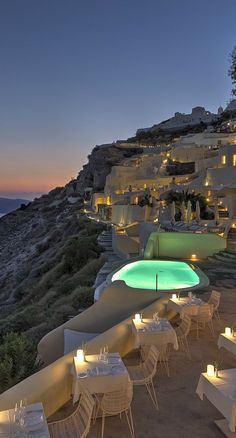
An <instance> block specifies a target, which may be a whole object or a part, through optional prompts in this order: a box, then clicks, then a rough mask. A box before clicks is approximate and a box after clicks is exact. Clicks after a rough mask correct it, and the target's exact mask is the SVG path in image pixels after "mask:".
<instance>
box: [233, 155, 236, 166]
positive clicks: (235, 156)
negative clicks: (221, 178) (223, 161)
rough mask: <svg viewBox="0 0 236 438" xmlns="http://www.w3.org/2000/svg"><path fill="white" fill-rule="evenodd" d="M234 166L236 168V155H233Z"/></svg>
mask: <svg viewBox="0 0 236 438" xmlns="http://www.w3.org/2000/svg"><path fill="white" fill-rule="evenodd" d="M233 166H236V154H234V155H233Z"/></svg>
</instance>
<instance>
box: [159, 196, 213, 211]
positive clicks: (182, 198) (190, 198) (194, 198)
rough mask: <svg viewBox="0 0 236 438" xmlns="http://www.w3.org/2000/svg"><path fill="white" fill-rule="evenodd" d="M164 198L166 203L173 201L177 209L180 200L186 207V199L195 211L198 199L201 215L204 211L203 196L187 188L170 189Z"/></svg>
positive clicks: (179, 206)
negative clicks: (179, 189)
mask: <svg viewBox="0 0 236 438" xmlns="http://www.w3.org/2000/svg"><path fill="white" fill-rule="evenodd" d="M165 200H166V203H167V204H168V205H169V204H172V202H173V201H174V202H175V205H176V208H177V209H179V210H180V209H181V205H182V202H184V203H185V206H186V207H187V204H188V201H190V202H191V205H192V210H193V211H196V203H197V201H198V202H199V205H200V210H201V213H202V215H203V214H204V213H205V210H206V205H207V204H206V199H205V197H204V196H202V195H201V194H200V193H196V194H195V193H194V192H189V191H188V190H186V191H185V190H182V191H181V192H176V191H174V190H171V191H170V192H168V194H167V195H166V196H165Z"/></svg>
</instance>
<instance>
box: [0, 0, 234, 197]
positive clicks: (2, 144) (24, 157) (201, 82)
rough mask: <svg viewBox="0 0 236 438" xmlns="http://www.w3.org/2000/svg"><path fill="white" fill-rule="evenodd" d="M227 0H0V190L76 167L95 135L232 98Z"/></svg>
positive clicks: (57, 182) (33, 188) (57, 179)
mask: <svg viewBox="0 0 236 438" xmlns="http://www.w3.org/2000/svg"><path fill="white" fill-rule="evenodd" d="M235 18H236V1H235V0H224V1H222V0H179V1H177V0H162V1H160V0H145V1H144V0H83V1H80V0H1V1H0V54H1V63H0V195H1V194H3V193H5V194H6V193H7V192H14V193H15V192H24V191H29V192H41V191H42V192H43V191H48V190H50V189H51V188H53V187H55V186H61V185H64V184H65V183H66V182H67V181H69V180H70V178H71V177H75V176H77V174H78V172H79V170H80V169H81V167H82V165H83V164H84V163H85V162H86V160H87V155H88V154H89V153H90V151H91V149H92V147H93V146H94V145H95V144H101V143H109V142H112V141H114V140H116V139H125V138H127V137H129V136H132V135H133V134H134V133H135V131H136V129H137V128H140V127H146V126H151V125H152V124H154V123H157V122H159V121H162V120H163V119H165V118H168V117H170V116H171V115H173V113H174V112H175V111H180V112H190V111H191V108H192V107H193V106H197V105H201V106H205V107H206V108H207V109H209V110H210V111H213V112H215V111H216V110H217V108H218V106H219V105H222V106H223V107H224V106H225V105H226V103H227V101H228V100H229V98H230V89H231V83H230V79H229V78H228V76H227V70H228V67H229V53H230V52H231V50H232V48H233V46H234V45H235V44H236V32H235Z"/></svg>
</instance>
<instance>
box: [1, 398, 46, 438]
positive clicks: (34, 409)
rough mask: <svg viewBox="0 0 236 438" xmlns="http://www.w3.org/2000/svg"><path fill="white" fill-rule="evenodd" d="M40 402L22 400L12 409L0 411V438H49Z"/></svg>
mask: <svg viewBox="0 0 236 438" xmlns="http://www.w3.org/2000/svg"><path fill="white" fill-rule="evenodd" d="M49 437H50V435H49V431H48V426H47V421H46V418H45V414H44V410H43V405H42V403H34V404H31V405H27V404H26V402H25V401H24V400H21V401H20V402H19V403H16V405H15V408H14V409H9V410H7V411H2V412H0V438H49Z"/></svg>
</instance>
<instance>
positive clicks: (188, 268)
mask: <svg viewBox="0 0 236 438" xmlns="http://www.w3.org/2000/svg"><path fill="white" fill-rule="evenodd" d="M199 271H200V270H199V269H195V268H194V266H192V265H190V264H188V263H186V262H179V261H172V260H137V261H135V262H130V263H128V264H126V265H124V266H122V267H121V268H120V269H118V270H117V271H116V272H114V273H113V275H112V277H111V281H112V282H113V281H116V280H123V281H125V283H126V284H127V286H129V287H132V288H136V289H150V290H166V291H168V290H173V289H186V288H187V289H189V288H192V287H196V286H198V285H199V284H200V282H201V280H200V276H199ZM200 272H201V271H200ZM202 274H203V273H202ZM203 275H204V274H203ZM204 277H205V276H204ZM206 278H207V277H206Z"/></svg>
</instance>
